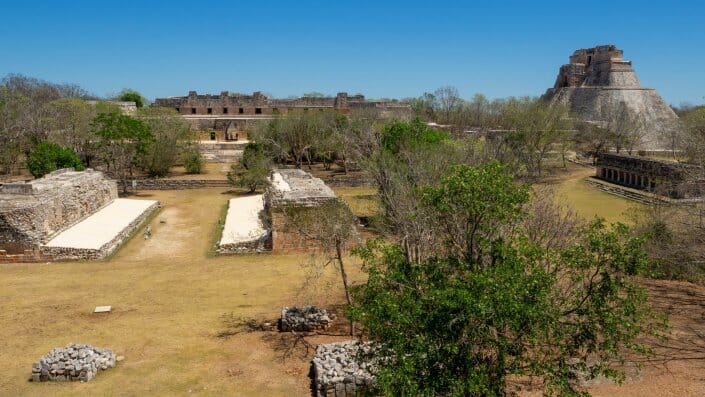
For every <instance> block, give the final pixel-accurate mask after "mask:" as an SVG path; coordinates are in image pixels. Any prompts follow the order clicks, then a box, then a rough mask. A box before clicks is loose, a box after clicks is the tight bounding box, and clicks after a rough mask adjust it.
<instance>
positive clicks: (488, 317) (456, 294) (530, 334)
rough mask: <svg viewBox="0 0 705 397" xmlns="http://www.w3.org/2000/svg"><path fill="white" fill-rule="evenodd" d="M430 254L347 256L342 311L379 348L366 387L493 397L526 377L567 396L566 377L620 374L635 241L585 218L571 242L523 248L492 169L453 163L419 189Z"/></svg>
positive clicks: (632, 305)
mask: <svg viewBox="0 0 705 397" xmlns="http://www.w3.org/2000/svg"><path fill="white" fill-rule="evenodd" d="M423 190H424V192H423V200H422V201H423V203H424V205H425V206H427V208H428V211H430V212H432V213H435V214H436V215H437V219H438V222H437V223H436V224H430V225H428V227H430V228H431V229H432V233H434V234H437V235H438V244H439V246H441V248H439V249H437V250H436V251H435V255H432V256H428V257H426V258H424V259H422V260H418V261H414V260H410V259H409V258H410V256H409V255H407V254H406V253H405V252H404V250H405V247H404V246H402V245H398V244H391V245H384V244H381V243H379V242H370V243H368V245H367V246H366V247H365V248H363V249H361V250H360V251H359V254H360V255H361V256H362V258H363V260H364V269H365V270H366V272H367V274H368V280H367V282H366V283H365V284H364V285H361V286H358V287H356V288H355V289H354V293H353V302H354V304H353V305H352V306H351V308H350V310H349V314H350V317H351V319H352V320H355V321H357V322H359V323H360V324H361V325H362V328H361V329H362V332H363V334H364V336H365V337H366V338H368V339H370V340H374V341H377V342H379V343H380V345H379V346H380V349H379V350H378V351H377V352H375V353H373V354H375V355H377V356H378V357H379V358H381V360H380V361H379V362H380V363H382V364H381V365H380V367H379V370H378V372H377V380H376V388H377V392H378V393H380V394H383V395H390V396H391V395H395V396H396V395H414V396H438V395H443V396H502V395H506V393H507V391H508V389H507V384H508V380H509V379H510V378H511V377H517V376H518V377H522V376H531V377H536V378H535V379H538V380H540V381H542V382H543V386H544V391H545V392H546V394H548V395H577V394H579V393H582V392H584V391H583V390H581V389H580V388H579V387H578V384H579V382H577V381H578V380H579V379H580V378H586V379H587V378H592V377H595V376H598V375H605V376H607V377H609V378H615V379H621V374H620V373H619V371H617V370H616V369H615V367H614V364H615V363H617V362H620V360H623V359H624V357H625V354H626V353H628V352H637V353H645V352H646V349H645V348H644V347H643V346H641V345H639V344H638V341H637V338H638V337H639V336H640V335H642V334H643V333H645V332H646V331H647V330H648V328H649V326H650V324H651V321H652V320H651V319H652V318H653V316H652V314H651V313H650V312H649V310H648V308H647V306H646V295H645V292H644V290H643V289H642V288H640V287H638V286H637V285H636V284H635V283H634V282H633V281H632V280H631V276H632V275H634V274H638V273H639V272H640V271H641V269H642V268H643V267H644V266H645V264H646V256H645V254H644V251H643V247H642V245H643V241H642V240H641V239H636V238H632V237H630V235H629V233H628V230H627V228H626V227H625V226H623V225H617V226H614V227H607V226H605V225H604V224H603V223H602V222H600V221H596V222H594V223H593V224H591V225H589V226H585V227H584V228H583V229H581V231H582V235H583V236H584V237H583V238H582V239H579V240H577V241H576V242H574V243H571V244H563V245H560V246H551V245H546V244H542V243H541V242H540V241H539V240H534V239H532V238H531V237H530V236H532V235H533V234H534V233H529V231H527V230H525V229H524V227H525V226H523V225H526V224H525V223H523V222H522V220H523V219H524V218H525V217H526V214H525V207H526V204H527V202H528V200H529V196H528V195H527V191H526V188H525V187H522V186H520V185H515V184H513V183H512V181H511V175H509V174H507V173H506V171H505V170H504V169H503V167H501V166H500V165H498V164H487V165H483V166H479V167H476V168H473V167H469V166H457V167H454V168H453V169H452V171H451V172H450V173H449V174H448V175H447V176H446V177H445V178H444V179H443V180H442V182H441V183H440V185H439V186H438V187H428V188H425V189H423Z"/></svg>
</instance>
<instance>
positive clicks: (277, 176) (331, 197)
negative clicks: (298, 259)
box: [264, 169, 346, 253]
mask: <svg viewBox="0 0 705 397" xmlns="http://www.w3.org/2000/svg"><path fill="white" fill-rule="evenodd" d="M331 201H335V202H337V203H340V205H346V204H345V203H344V202H343V201H342V200H340V199H339V198H338V197H337V196H336V195H335V192H333V190H332V189H331V188H330V187H328V186H327V185H326V184H325V183H324V182H323V181H322V180H321V179H319V178H316V177H314V176H312V175H311V174H309V173H307V172H305V171H303V170H301V169H277V170H274V172H273V173H272V183H271V185H270V186H269V187H268V188H267V190H266V192H265V193H264V203H265V204H264V205H265V208H266V209H267V211H268V212H269V215H270V222H271V228H272V251H273V252H282V253H283V252H292V251H315V250H318V249H320V246H319V245H318V243H317V242H316V241H314V240H312V239H311V238H309V237H307V236H305V235H303V234H302V233H301V231H300V230H295V229H294V228H292V227H291V226H290V225H289V224H288V222H287V210H290V209H298V210H302V211H316V210H317V207H318V206H320V205H321V204H323V203H328V202H331Z"/></svg>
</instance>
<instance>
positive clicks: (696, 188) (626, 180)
mask: <svg viewBox="0 0 705 397" xmlns="http://www.w3.org/2000/svg"><path fill="white" fill-rule="evenodd" d="M596 167H597V168H596V175H595V176H596V177H597V178H599V179H603V180H606V181H608V182H612V183H616V184H618V185H622V186H627V187H630V188H634V189H640V190H646V191H649V192H654V193H657V194H660V195H663V196H667V197H671V198H675V199H689V198H697V197H701V196H702V195H703V193H705V181H703V169H702V168H701V167H698V166H695V165H690V164H682V163H677V162H675V161H666V160H656V159H651V158H646V157H636V156H628V155H625V154H616V153H603V154H600V155H599V156H598V157H597V161H596Z"/></svg>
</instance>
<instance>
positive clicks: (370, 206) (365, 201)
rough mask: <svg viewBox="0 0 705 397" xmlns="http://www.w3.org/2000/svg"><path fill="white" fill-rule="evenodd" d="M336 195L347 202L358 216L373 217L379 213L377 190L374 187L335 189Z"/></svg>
mask: <svg viewBox="0 0 705 397" xmlns="http://www.w3.org/2000/svg"><path fill="white" fill-rule="evenodd" d="M333 190H334V191H335V194H337V195H338V197H340V198H341V199H343V201H345V202H346V203H347V204H348V206H350V209H351V210H352V211H353V213H355V215H357V216H373V215H376V214H378V213H379V210H380V207H379V201H378V199H377V189H376V188H374V187H368V186H360V187H335V188H333Z"/></svg>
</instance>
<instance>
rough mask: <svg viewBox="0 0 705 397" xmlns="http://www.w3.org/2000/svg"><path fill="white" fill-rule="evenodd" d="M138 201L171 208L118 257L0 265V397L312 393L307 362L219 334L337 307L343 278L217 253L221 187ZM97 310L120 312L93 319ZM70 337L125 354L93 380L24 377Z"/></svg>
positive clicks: (252, 338) (290, 262) (297, 264)
mask: <svg viewBox="0 0 705 397" xmlns="http://www.w3.org/2000/svg"><path fill="white" fill-rule="evenodd" d="M140 196H141V197H143V198H149V199H157V200H160V201H161V202H162V203H163V204H164V205H165V208H164V209H163V210H162V211H161V212H160V213H159V215H158V216H157V217H155V218H154V219H153V221H152V238H151V239H149V240H146V241H145V240H143V239H142V238H141V235H140V234H137V236H136V237H135V238H133V239H132V240H131V241H129V242H128V243H127V244H126V245H125V246H124V247H123V248H122V249H121V250H120V251H119V252H118V253H117V254H116V255H115V256H114V257H112V258H111V259H110V260H108V261H105V262H69V263H55V264H16V265H3V266H0V281H1V283H2V288H0V324H1V325H2V326H0V363H3V368H4V374H3V376H2V377H0V396H49V395H51V396H74V395H121V396H146V395H149V396H174V395H189V394H190V395H205V396H223V395H239V396H303V395H308V394H309V393H310V392H309V382H310V380H309V378H308V376H307V374H308V370H309V364H310V361H309V360H310V357H294V358H290V359H288V360H286V361H284V362H282V361H281V360H280V359H279V353H278V352H277V349H275V348H274V346H273V344H272V342H268V341H266V340H264V339H263V338H262V335H260V334H252V333H247V334H239V335H235V336H232V337H230V338H228V339H223V338H219V337H218V336H217V335H218V334H219V333H221V332H222V331H223V330H224V329H225V328H227V324H226V322H225V321H226V320H227V319H232V318H238V317H253V318H258V319H276V318H277V317H278V315H279V312H280V310H281V307H282V306H285V305H296V304H307V303H313V304H319V305H320V304H322V305H326V304H332V303H341V302H342V301H343V299H344V296H343V291H342V288H339V282H336V281H337V279H336V275H335V274H334V273H329V278H328V282H325V283H321V284H320V288H318V289H316V290H315V291H314V290H308V291H305V290H303V289H302V286H303V282H304V273H305V272H304V270H303V269H302V267H301V264H302V263H304V262H306V261H307V257H306V256H305V255H270V254H263V255H242V256H231V257H211V258H209V257H208V252H209V245H210V244H211V243H210V242H211V241H213V239H214V233H216V228H215V224H216V223H217V221H218V217H219V216H221V209H222V207H223V205H224V203H225V201H226V200H227V199H228V198H229V197H230V195H229V194H225V189H223V190H220V189H202V190H201V189H199V190H184V191H158V192H143V193H141V194H140V195H139V196H137V197H135V198H140ZM161 221H163V222H164V223H161ZM348 267H349V268H350V273H351V277H352V279H353V280H360V279H361V277H362V276H361V274H360V272H359V271H357V270H356V266H354V265H352V264H351V265H349V266H348ZM98 305H112V306H113V312H112V313H109V314H103V315H97V314H92V311H93V308H94V307H95V306H98ZM319 338H323V339H321V340H328V339H325V337H319ZM328 338H330V337H328ZM72 342H76V343H90V344H93V345H94V346H99V347H110V348H112V349H113V350H114V351H115V352H116V354H118V355H123V356H125V360H124V361H122V362H120V363H118V366H117V367H116V368H113V369H110V370H108V371H105V372H102V373H100V374H99V375H98V376H97V377H96V378H95V379H94V380H93V381H91V382H88V383H57V382H45V383H40V384H37V383H31V382H28V381H27V379H28V378H29V375H30V369H31V363H32V362H33V361H35V360H37V359H39V357H41V356H42V355H44V354H46V353H47V352H48V351H49V350H51V349H52V348H54V347H58V346H64V345H66V344H68V343H72ZM310 354H312V352H310Z"/></svg>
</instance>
